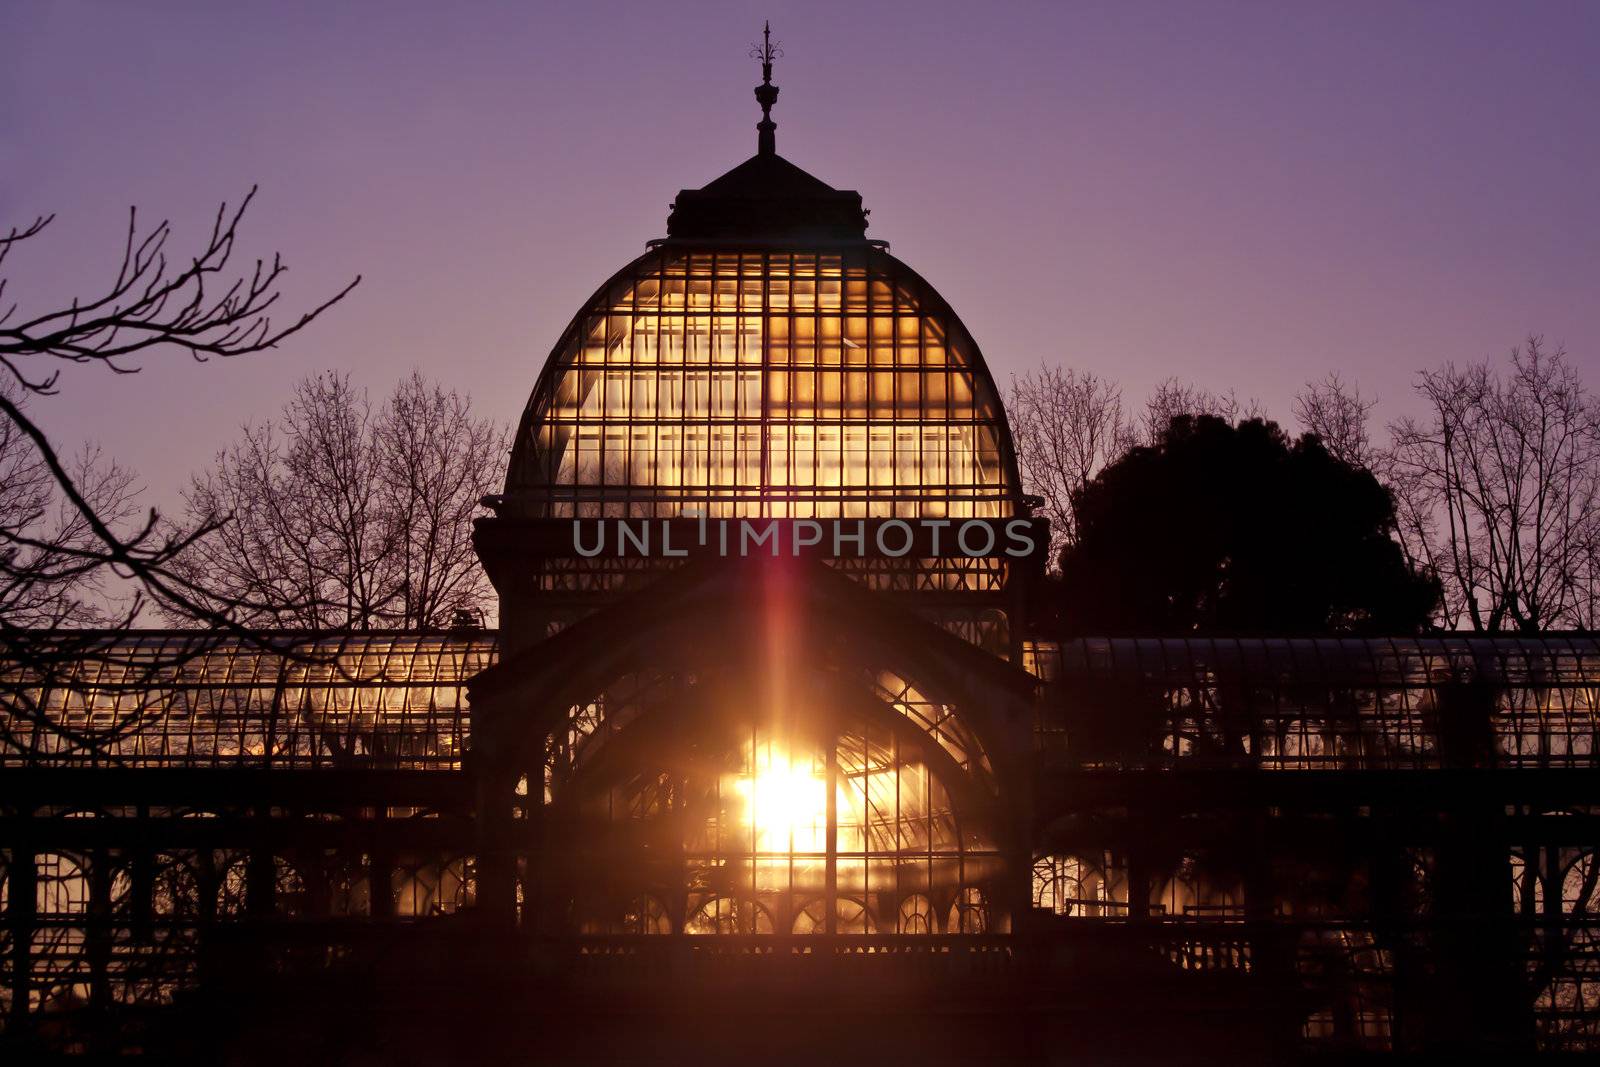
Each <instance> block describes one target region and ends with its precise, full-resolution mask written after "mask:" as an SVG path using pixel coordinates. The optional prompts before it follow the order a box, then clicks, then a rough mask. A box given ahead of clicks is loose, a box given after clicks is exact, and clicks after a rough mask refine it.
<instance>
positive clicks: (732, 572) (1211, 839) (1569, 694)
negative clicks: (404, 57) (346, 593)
mask: <svg viewBox="0 0 1600 1067" xmlns="http://www.w3.org/2000/svg"><path fill="white" fill-rule="evenodd" d="M768 62H769V65H770V57H769V59H768ZM768 75H769V79H768V81H767V82H764V84H763V86H762V87H761V88H760V89H758V90H757V95H758V99H759V100H760V101H761V103H762V104H763V112H764V114H763V119H762V123H761V125H760V126H759V127H758V129H759V131H760V136H759V139H758V149H759V150H758V152H757V154H756V155H755V156H754V157H752V158H751V159H750V160H748V161H746V162H745V163H743V164H741V165H740V166H738V167H736V168H734V169H733V170H732V171H729V172H728V173H727V174H725V175H723V176H722V177H720V178H718V179H717V180H715V181H713V182H711V183H710V184H708V185H707V186H705V187H703V188H701V189H695V190H684V191H683V192H681V193H680V194H679V196H678V198H677V200H676V202H675V203H674V206H673V209H672V214H671V216H670V218H669V220H668V224H667V237H666V238H664V239H662V240H659V241H653V242H651V243H650V245H649V246H648V248H647V250H646V252H645V253H644V254H643V255H642V256H640V257H639V258H638V259H636V260H634V261H633V262H632V263H629V264H628V265H627V266H625V267H624V268H623V269H621V270H620V271H618V272H617V273H616V274H615V275H614V276H612V277H611V278H610V279H608V280H606V281H605V282H604V283H603V284H602V285H601V286H600V287H599V288H598V289H597V290H596V292H595V294H594V296H593V297H592V298H591V299H590V300H589V301H588V302H586V303H585V304H584V306H583V307H582V308H581V309H580V310H579V312H578V313H577V315H575V316H574V318H573V320H572V323H571V324H570V325H569V326H568V328H567V329H566V331H565V332H564V333H563V335H562V336H561V337H560V339H559V340H558V341H557V343H556V345H555V347H554V349H553V351H552V352H551V355H550V357H549V360H548V361H547V363H546V364H545V367H544V370H543V372H542V373H541V374H540V376H539V378H538V381H537V383H536V384H535V386H534V389H533V393H532V397H531V399H530V401H529V403H528V406H527V409H526V412H525V414H524V416H523V419H522V422H521V424H520V426H519V428H518V431H517V437H516V440H515V446H514V449H513V452H512V455H511V457H510V462H509V468H508V472H507V476H506V484H505V491H504V493H502V494H500V495H498V496H496V497H493V498H490V499H489V500H487V501H486V505H487V506H488V511H489V514H487V515H486V516H485V517H484V518H482V519H480V520H479V522H478V526H477V530H476V542H477V546H478V550H479V554H480V557H481V558H482V561H483V564H484V566H485V568H486V569H487V572H488V574H489V576H490V578H491V580H492V581H493V583H494V585H495V587H496V589H497V591H498V593H499V596H500V604H501V607H500V628H499V630H498V631H496V632H484V631H460V632H441V633H427V634H420V633H377V632H366V633H359V634H357V633H347V634H302V633H276V632H274V633H260V634H255V635H249V636H248V637H241V636H218V635H213V634H205V633H199V632H184V631H173V632H154V631H149V632H137V631H136V632H124V633H115V634H95V633H52V634H31V635H21V636H20V637H18V638H16V639H13V640H12V641H11V642H10V644H9V645H8V648H9V649H10V650H11V657H10V661H9V662H8V663H6V664H5V665H4V674H3V678H0V684H3V687H4V691H5V693H6V700H5V706H4V709H3V712H0V714H3V715H4V730H3V732H0V767H3V770H0V917H3V924H0V936H3V938H4V941H3V944H0V947H3V958H0V979H3V981H0V1016H3V1019H4V1026H5V1031H4V1041H5V1042H7V1043H9V1044H10V1045H11V1046H12V1047H15V1048H19V1049H27V1050H30V1051H35V1052H38V1051H61V1050H69V1051H70V1050H79V1051H106V1050H114V1049H115V1050H125V1049H143V1050H146V1051H152V1052H160V1053H165V1054H169V1055H177V1056H184V1055H187V1056H193V1057H195V1058H201V1059H203V1058H205V1057H206V1055H207V1054H208V1053H211V1052H215V1051H216V1049H217V1045H216V1042H219V1041H220V1042H225V1043H227V1044H228V1045H229V1047H230V1048H232V1049H234V1050H236V1052H238V1054H239V1055H242V1056H244V1057H245V1061H246V1062H249V1056H250V1053H251V1050H254V1052H255V1053H256V1054H257V1056H258V1058H260V1059H262V1060H266V1059H277V1058H282V1056H283V1055H285V1054H288V1052H292V1051H295V1050H300V1051H305V1050H306V1049H312V1050H320V1051H321V1052H323V1053H326V1052H327V1051H328V1050H329V1049H340V1048H342V1049H344V1050H345V1051H347V1052H352V1054H353V1050H364V1051H365V1053H366V1054H368V1055H380V1056H382V1057H385V1058H389V1059H396V1060H403V1059H416V1060H419V1061H420V1060H423V1059H440V1058H445V1059H449V1058H453V1057H455V1056H466V1055H469V1054H470V1055H472V1056H474V1057H477V1058H491V1059H492V1058H495V1055H494V1054H507V1050H517V1051H518V1053H519V1054H522V1053H526V1054H527V1055H528V1056H529V1057H532V1058H538V1056H537V1054H539V1053H543V1054H544V1055H545V1056H546V1057H547V1058H550V1059H552V1060H555V1061H560V1062H564V1061H566V1060H569V1059H583V1058H590V1059H605V1058H630V1057H635V1058H636V1057H641V1056H643V1055H645V1054H647V1053H650V1052H651V1050H653V1052H654V1054H656V1055H660V1056H663V1057H664V1058H666V1059H667V1060H668V1062H675V1061H676V1060H677V1059H681V1058H687V1055H688V1054H689V1052H690V1050H694V1054H695V1055H696V1056H697V1058H722V1057H727V1058H732V1057H734V1056H741V1055H744V1054H746V1053H748V1052H749V1050H750V1049H752V1048H761V1049H765V1050H766V1053H765V1054H766V1056H767V1058H773V1049H772V1047H771V1041H772V1035H773V1034H783V1035H785V1037H784V1043H783V1045H782V1048H783V1049H785V1050H788V1052H790V1053H792V1054H793V1055H794V1056H795V1057H796V1058H805V1057H814V1056H815V1055H818V1054H821V1052H820V1051H819V1050H827V1049H833V1050H837V1049H839V1048H841V1047H843V1048H848V1049H852V1050H855V1052H857V1053H859V1054H866V1055H873V1056H878V1057H882V1058H889V1059H891V1061H893V1059H894V1058H896V1057H897V1056H898V1057H901V1058H906V1057H910V1056H911V1055H913V1054H914V1055H917V1056H920V1057H921V1058H925V1059H931V1060H937V1059H939V1058H941V1057H943V1058H958V1059H972V1058H977V1057H979V1056H986V1057H987V1058H991V1059H1006V1058H1014V1059H1019V1060H1021V1059H1027V1060H1029V1061H1040V1060H1042V1061H1046V1062H1048V1061H1052V1060H1056V1059H1063V1060H1065V1059H1072V1058H1075V1057H1076V1058H1082V1057H1085V1056H1087V1057H1090V1058H1091V1061H1097V1060H1095V1059H1094V1058H1095V1057H1098V1058H1099V1059H1111V1058H1115V1057H1119V1056H1120V1057H1124V1058H1127V1059H1130V1060H1137V1059H1140V1058H1141V1057H1143V1058H1149V1057H1152V1056H1161V1057H1162V1058H1165V1059H1182V1058H1184V1057H1191V1058H1205V1057H1215V1058H1222V1059H1227V1060H1228V1061H1229V1062H1239V1061H1248V1060H1251V1059H1263V1060H1265V1059H1274V1058H1284V1057H1290V1056H1295V1055H1300V1054H1312V1053H1317V1052H1342V1053H1351V1052H1374V1053H1381V1052H1389V1051H1398V1052H1430V1051H1437V1050H1441V1049H1450V1048H1463V1047H1472V1048H1478V1049H1482V1048H1485V1047H1495V1048H1502V1049H1506V1050H1512V1051H1517V1052H1523V1053H1532V1052H1535V1051H1549V1052H1563V1051H1594V1050H1595V1048H1596V1047H1597V1046H1600V984H1597V983H1600V917H1597V914H1596V913H1597V911H1600V852H1597V848H1600V826H1597V821H1596V816H1595V814H1594V807H1593V806H1594V804H1595V803H1596V802H1597V800H1600V795H1597V794H1600V788H1597V779H1596V776H1595V772H1596V770H1597V767H1596V762H1597V755H1596V750H1597V742H1600V641H1597V640H1596V639H1595V638H1593V637H1587V636H1575V635H1555V634H1551V635H1540V636H1532V637H1515V638H1510V637H1507V638H1484V637H1468V636H1462V635H1440V636H1434V637H1397V638H1393V639H1349V638H1337V637H1322V638H1306V639H1294V640H1291V639H1271V638H1246V637H1240V638H1228V639H1221V638H1216V639H1200V638H1189V639H1148V640H1147V639H1120V638H1119V639H1109V638H1075V639H1071V640H1062V639H1059V638H1058V637H1056V636H1055V635H1052V634H1050V633H1048V632H1045V631H1043V630H1041V629H1040V627H1039V626H1038V625H1037V624H1036V622H1035V620H1034V611H1033V606H1034V605H1033V601H1034V597H1035V596H1036V594H1037V586H1038V582H1039V578H1040V576H1041V575H1042V572H1043V566H1044V559H1043V553H1044V551H1045V546H1046V545H1047V543H1048V536H1047V531H1046V530H1045V529H1044V528H1043V524H1042V522H1041V521H1039V520H1036V519H1034V518H1033V516H1032V509H1031V502H1030V500H1029V498H1028V497H1026V496H1025V495H1024V494H1023V491H1022V485H1021V482H1020V478H1019V474H1018V470H1017V464H1016V459H1015V455H1014V453H1013V450H1012V446H1011V440H1010V435H1009V432H1008V430H1007V426H1006V420H1005V412H1004V409H1003V407H1002V404H1001V400H1000V394H999V391H998V390H997V388H996V386H995V383H994V380H993V378H992V377H991V375H990V373H989V371H988V369H987V367H986V365H985V363H984V360H983V357H982V355H981V353H980V351H979V349H978V347H977V345H976V343H975V342H974V340H973V338H972V337H971V335H970V334H969V333H968V331H967V330H966V329H965V328H964V327H963V325H962V323H961V321H960V319H959V318H958V317H957V316H956V314H955V312H954V311H953V310H952V309H951V308H950V306H949V305H948V304H947V303H946V302H945V300H944V299H943V298H942V297H941V296H940V295H939V294H938V293H937V291H935V290H934V289H933V288H932V286H930V285H929V284H928V283H927V282H926V281H924V280H923V279H922V278H921V277H919V276H918V275H917V274H916V273H915V272H914V271H913V270H912V269H910V268H909V267H908V266H906V265H905V264H903V263H901V262H900V261H899V260H898V259H896V258H895V257H894V256H893V255H891V254H890V252H889V248H888V246H887V245H886V244H885V243H883V242H881V241H876V240H872V239H869V238H867V237H866V228H867V227H866V221H867V220H866V212H865V211H864V209H863V207H862V201H861V197H860V195H859V194H857V193H854V192H848V191H840V190H836V189H833V188H831V187H830V186H828V185H826V184H825V183H823V182H822V181H820V180H818V179H817V178H815V177H813V176H811V175H810V174H807V173H806V172H805V171H803V170H801V169H800V168H798V167H796V166H795V165H794V164H792V163H790V162H788V161H787V160H785V159H784V158H783V157H781V156H779V155H778V154H777V153H776V147H775V132H774V127H773V124H772V121H771V117H770V109H771V106H772V103H773V101H774V100H775V99H776V95H777V90H776V88H775V87H774V86H772V85H771V84H770V70H769V71H768ZM441 1015H444V1016H448V1018H449V1019H451V1020H453V1022H452V1023H451V1024H450V1025H442V1024H440V1023H439V1022H438V1020H439V1018H440V1016H441ZM297 1042H298V1044H297ZM340 1042H343V1043H344V1044H342V1045H341V1044H340ZM719 1042H720V1043H719ZM307 1043H310V1044H307ZM239 1050H242V1051H239ZM372 1050H380V1051H379V1052H373V1051H372ZM663 1050H664V1051H663ZM679 1053H682V1054H683V1055H679ZM777 1058H779V1059H782V1058H783V1056H782V1055H779V1056H777Z"/></svg>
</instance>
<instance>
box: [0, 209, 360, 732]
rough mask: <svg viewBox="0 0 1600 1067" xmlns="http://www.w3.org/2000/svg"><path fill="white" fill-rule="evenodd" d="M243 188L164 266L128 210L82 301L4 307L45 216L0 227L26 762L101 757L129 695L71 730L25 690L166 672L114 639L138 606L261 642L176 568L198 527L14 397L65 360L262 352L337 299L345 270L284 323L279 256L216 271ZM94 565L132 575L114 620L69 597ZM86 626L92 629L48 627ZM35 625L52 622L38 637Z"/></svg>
mask: <svg viewBox="0 0 1600 1067" xmlns="http://www.w3.org/2000/svg"><path fill="white" fill-rule="evenodd" d="M254 195H255V190H254V189H252V190H251V191H250V193H249V195H247V196H246V197H245V198H244V200H243V202H241V203H240V204H239V206H238V207H237V208H236V209H235V210H233V211H231V212H230V211H229V209H228V207H227V205H226V204H224V205H223V206H222V207H221V208H219V209H218V211H217V214H216V217H215V219H214V221H213V223H212V227H211V233H210V236H209V238H208V239H207V241H206V242H205V244H204V247H203V248H201V250H200V251H199V253H198V254H197V255H195V256H193V257H192V258H190V257H179V258H175V259H173V260H169V259H168V256H167V251H166V246H167V241H168V239H169V237H170V226H169V224H168V223H167V222H161V223H159V224H157V225H156V226H155V227H154V228H152V229H150V230H149V231H147V232H141V230H140V228H139V224H138V216H137V213H136V212H134V211H130V212H129V216H128V229H127V232H126V236H125V238H124V241H123V250H122V258H121V264H120V266H119V267H118V269H117V273H116V275H115V277H114V278H113V280H112V281H111V283H110V284H109V285H107V286H106V287H105V288H103V289H100V290H99V291H98V292H97V293H96V294H95V295H91V296H87V297H78V298H74V299H72V300H70V301H69V302H67V304H66V306H64V307H57V308H54V309H47V310H44V311H40V312H28V313H26V314H19V312H20V307H19V306H18V305H16V304H11V305H9V306H7V305H6V303H5V299H4V296H5V291H6V288H7V284H8V281H9V279H8V277H7V276H6V275H5V273H4V271H3V268H4V267H6V265H7V263H8V261H9V260H10V257H11V256H12V254H13V253H15V252H16V251H17V249H18V248H20V247H23V246H24V245H25V244H26V242H28V241H31V240H35V239H37V238H38V237H39V236H40V235H41V234H42V233H44V232H45V230H46V229H47V228H48V226H49V224H50V222H51V220H52V218H53V216H45V217H40V218H37V219H35V220H34V221H33V222H32V223H30V224H28V225H27V226H23V227H14V228H12V229H11V230H10V231H8V232H5V233H3V234H0V379H3V380H4V381H5V382H6V384H7V385H8V386H9V388H7V389H4V390H0V427H3V428H4V433H5V435H6V442H5V458H4V460H3V464H4V467H3V470H0V473H3V474H4V475H5V489H6V491H8V492H14V493H15V494H16V496H15V498H14V500H13V502H12V504H11V507H13V508H14V510H11V511H9V512H8V513H7V517H6V518H5V519H4V520H0V521H3V522H4V523H5V527H6V533H5V535H4V536H5V541H6V543H5V544H4V545H3V546H0V552H3V553H4V556H5V568H6V577H7V579H8V580H9V581H10V582H11V583H12V589H11V596H10V598H9V599H6V600H4V601H0V664H3V669H4V670H5V671H6V673H7V674H8V675H9V676H10V677H12V678H13V679H18V680H22V681H23V682H24V683H25V684H21V685H16V686H12V687H8V690H7V691H8V693H9V694H10V695H9V697H8V699H7V702H6V707H5V708H4V709H3V710H4V712H5V714H3V715H0V747H4V748H5V749H7V750H8V752H9V753H11V754H13V756H14V755H15V754H17V753H21V754H22V758H26V759H31V758H38V757H39V756H40V755H41V754H43V753H46V752H49V753H53V754H55V755H58V756H59V755H61V754H64V753H82V754H86V755H88V756H89V757H91V758H95V759H102V758H103V759H107V760H115V759H116V757H115V755H114V752H113V749H112V747H111V746H112V742H114V741H115V740H116V739H117V738H118V737H120V736H121V735H122V734H123V733H125V732H126V731H128V730H129V729H131V728H132V727H133V726H134V725H136V724H137V722H138V720H139V717H140V715H141V714H142V704H140V702H137V701H135V702H133V704H132V706H130V707H129V708H128V709H126V710H125V711H124V712H120V713H119V716H118V718H117V721H115V722H112V723H106V724H98V723H97V724H96V725H95V726H94V727H93V728H92V729H91V728H82V729H78V728H73V727H69V726H67V725H66V724H64V723H63V722H61V721H59V720H58V719H57V718H56V717H54V716H52V715H51V714H49V713H48V712H46V711H45V710H44V709H43V707H42V706H41V705H39V704H38V703H37V694H39V693H48V692H51V691H52V690H53V689H54V688H56V687H58V686H60V687H71V686H73V685H74V684H76V682H75V679H77V678H79V677H81V676H84V675H94V674H96V672H97V671H99V672H104V671H109V672H110V674H111V675H112V676H115V677H118V678H120V679H121V684H122V685H124V686H126V687H127V688H128V689H129V690H130V691H138V690H139V689H140V688H141V686H143V685H144V684H145V683H147V682H150V681H152V680H154V679H156V678H158V677H159V676H160V674H161V673H162V672H163V671H167V670H170V669H172V668H173V667H174V666H176V664H175V663H174V662H172V661H171V660H167V659H163V658H162V657H158V656H140V655H137V654H130V653H128V652H127V651H126V650H124V649H123V648H122V647H121V646H120V645H119V642H118V635H119V634H120V633H121V632H122V631H124V630H126V628H127V627H129V626H131V625H132V623H133V622H134V620H135V619H137V618H138V617H139V615H140V613H141V612H142V610H143V609H144V607H145V606H147V605H149V604H151V603H154V604H155V605H157V606H158V607H159V608H160V610H161V611H163V612H164V613H166V614H168V615H181V616H183V617H186V618H190V619H194V620H198V621H200V622H202V623H204V624H206V625H208V626H209V627H211V629H212V630H213V632H215V633H216V634H218V635H219V636H220V635H232V636H234V637H236V638H237V639H240V640H244V641H250V642H259V641H260V638H259V637H258V636H257V635H255V634H252V633H251V632H250V631H249V630H247V629H245V628H244V627H243V626H242V625H241V622H240V611H239V609H240V608H248V607H249V605H248V604H242V603H235V602H232V601H229V600H227V599H223V598H218V597H216V596H214V595H212V594H211V593H210V591H209V590H207V589H205V588H203V587H201V586H199V585H197V584H196V582H195V580H194V579H193V578H192V577H191V576H189V575H186V574H185V573H183V572H182V570H181V569H180V568H179V567H178V566H177V565H176V561H177V560H178V559H179V558H180V557H181V556H182V554H183V552H184V550H185V549H186V548H187V547H188V546H189V545H190V544H192V543H193V542H194V540H195V539H197V538H199V537H203V536H204V535H205V534H207V533H209V532H210V530H211V529H212V527H210V526H199V527H194V528H182V527H175V526H173V525H171V524H170V523H167V522H165V521H164V520H163V519H162V517H161V516H160V515H159V514H158V513H157V512H156V511H154V510H153V509H152V510H150V511H148V512H147V513H146V514H145V515H144V516H143V517H142V518H139V519H135V518H134V516H133V515H132V508H131V506H130V505H131V495H130V493H131V484H130V482H129V479H128V476H127V474H126V473H125V472H122V471H120V470H119V469H118V468H117V467H116V466H115V465H114V464H109V465H108V464H105V463H104V462H102V461H101V460H100V459H99V458H98V457H97V456H96V455H95V454H94V453H93V451H92V450H91V451H90V452H87V453H85V454H83V455H82V456H80V457H79V458H78V459H76V460H74V459H70V458H67V457H64V456H63V455H62V453H61V452H60V451H58V449H57V448H56V446H55V445H54V444H53V443H52V442H51V441H50V439H49V437H48V435H46V434H45V432H44V431H43V429H42V428H41V427H40V426H39V425H38V423H37V422H35V421H34V419H33V418H32V417H31V415H30V414H29V413H28V411H27V410H26V405H25V401H26V398H27V397H28V396H29V395H34V396H38V395H46V394H52V393H56V392H58V386H59V382H60V371H61V369H62V368H63V367H65V366H67V365H69V364H79V365H84V364H87V365H90V366H98V367H100V368H102V369H103V370H105V371H108V372H111V373H115V374H131V373H135V372H137V371H138V369H139V365H138V360H139V359H140V358H141V357H145V356H151V355H159V354H161V353H164V352H170V351H172V350H174V349H176V350H179V351H182V352H185V353H187V354H188V355H189V356H191V357H192V358H194V359H196V360H205V359H208V358H210V357H212V356H242V355H248V354H251V353H257V352H262V351H266V350H268V349H271V348H274V347H276V346H277V345H278V344H279V343H280V342H282V341H283V340H284V339H286V338H288V337H290V336H291V335H293V334H295V333H297V332H299V331H300V330H301V329H303V328H305V327H306V326H307V325H309V324H310V323H311V322H312V321H314V320H315V319H316V318H317V317H318V316H320V315H321V314H322V313H323V312H324V311H326V310H327V309H328V308H329V307H330V306H332V305H333V304H334V303H336V302H337V301H339V300H340V299H342V298H343V297H344V296H345V295H346V294H347V293H349V292H350V290H351V289H352V288H353V287H354V286H355V285H356V283H357V282H359V280H360V279H359V278H358V279H356V280H355V281H352V282H351V283H350V284H349V285H347V286H346V287H345V288H344V289H342V290H340V291H339V292H338V293H336V294H334V296H333V297H331V298H330V299H328V300H326V301H324V302H323V303H322V304H320V305H318V306H316V307H314V308H312V309H311V310H310V311H308V312H305V313H304V314H301V315H299V316H298V317H296V318H294V319H293V320H292V321H290V322H289V323H288V324H287V325H277V324H274V321H273V319H272V316H271V312H272V310H273V309H274V308H275V306H276V305H277V303H278V301H279V296H280V290H279V284H280V281H281V279H282V276H283V273H284V271H285V269H286V268H285V267H284V265H283V262H282V260H281V259H280V258H278V257H276V256H274V257H273V259H272V260H271V262H270V263H269V262H266V261H263V260H256V261H255V263H254V266H253V267H250V268H247V269H246V270H244V271H241V272H239V273H238V275H237V276H236V277H234V278H232V280H229V274H230V267H229V264H230V261H231V259H232V256H233V250H234V242H235V239H236V235H237V232H238V227H239V223H240V221H241V220H242V218H243V216H244V212H245V209H246V208H247V207H248V206H249V204H250V202H251V200H252V199H253V198H254ZM107 574H113V575H116V576H117V578H118V579H120V580H122V581H124V582H127V583H131V586H132V590H133V592H132V595H131V596H129V597H128V598H127V600H126V602H125V603H124V604H123V605H122V606H121V607H119V608H118V610H117V613H116V616H115V617H114V618H107V617H104V616H103V615H102V616H96V615H95V614H94V612H93V611H92V610H90V608H89V606H88V605H87V604H86V603H85V602H84V601H83V599H82V596H81V594H82V593H83V592H84V591H86V590H89V589H92V588H93V586H94V583H96V582H98V581H99V580H100V579H102V578H103V577H104V576H105V575H107ZM86 622H94V623H99V624H104V625H105V626H106V629H101V630H97V631H92V632H91V631H75V630H73V629H70V628H62V627H63V626H64V625H66V624H72V623H86ZM41 625H44V626H52V627H54V628H53V629H52V630H51V631H50V632H49V633H47V634H46V633H41V631H40V630H39V629H38V627H39V626H41ZM201 647H202V646H200V645H199V644H197V645H196V646H194V650H198V649H200V648H201ZM194 650H191V652H190V653H186V654H193V651H194ZM30 694H32V695H30Z"/></svg>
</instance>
